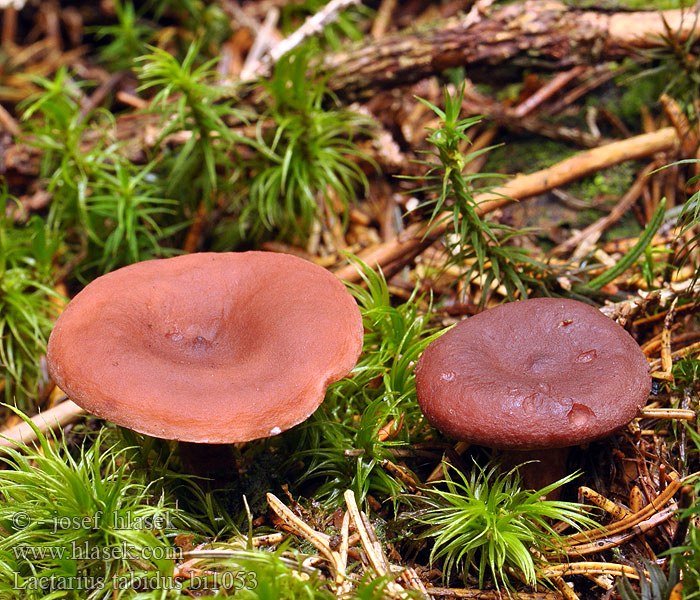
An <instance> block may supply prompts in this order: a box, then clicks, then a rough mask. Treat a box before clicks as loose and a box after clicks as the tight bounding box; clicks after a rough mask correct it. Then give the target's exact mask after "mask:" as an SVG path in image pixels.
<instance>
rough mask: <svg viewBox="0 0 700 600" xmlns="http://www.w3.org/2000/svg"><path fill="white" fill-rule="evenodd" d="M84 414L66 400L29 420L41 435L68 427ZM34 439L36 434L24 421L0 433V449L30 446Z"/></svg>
mask: <svg viewBox="0 0 700 600" xmlns="http://www.w3.org/2000/svg"><path fill="white" fill-rule="evenodd" d="M84 414H85V410H84V409H83V408H82V407H80V406H78V405H77V404H76V403H75V402H73V401H72V400H66V401H65V402H62V403H61V404H58V405H56V406H54V407H53V408H50V409H49V410H45V411H44V412H42V413H39V414H38V415H36V416H34V417H32V418H31V419H30V420H31V422H32V423H34V425H36V427H37V429H38V430H39V431H40V432H41V433H46V432H47V431H50V430H53V429H58V428H60V427H63V426H65V425H68V423H73V422H74V421H77V420H78V419H79V418H80V417H82V416H83V415H84ZM36 439H37V438H36V433H35V432H34V430H33V429H32V428H31V426H30V425H29V424H28V423H27V422H26V421H22V422H21V423H18V424H17V425H14V426H13V427H8V428H7V429H5V430H4V431H1V432H0V447H3V448H15V447H17V446H19V445H20V444H31V443H32V442H34V441H36Z"/></svg>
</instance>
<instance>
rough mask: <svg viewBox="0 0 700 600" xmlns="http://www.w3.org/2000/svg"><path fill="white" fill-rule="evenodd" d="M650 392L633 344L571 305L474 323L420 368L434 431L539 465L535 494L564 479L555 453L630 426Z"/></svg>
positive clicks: (458, 329)
mask: <svg viewBox="0 0 700 600" xmlns="http://www.w3.org/2000/svg"><path fill="white" fill-rule="evenodd" d="M650 388H651V377H650V375H649V366H648V363H647V360H646V357H645V356H644V354H643V352H642V351H641V349H640V348H639V346H638V345H637V343H636V342H635V341H634V339H632V337H631V336H630V335H629V334H628V333H627V332H626V331H625V330H624V329H623V328H622V327H620V326H619V325H618V324H617V323H615V322H614V321H612V320H610V319H608V318H607V317H605V316H604V315H603V314H601V313H600V311H598V310H596V309H595V308H593V307H592V306H589V305H587V304H584V303H583V302H577V301H574V300H565V299H554V298H537V299H531V300H522V301H519V302H512V303H509V304H504V305H501V306H498V307H496V308H492V309H489V310H486V311H484V312H482V313H479V314H477V315H475V316H473V317H470V318H469V319H467V320H465V321H462V322H460V323H458V324H457V325H456V326H455V327H454V328H453V329H451V330H450V331H448V332H447V333H445V334H444V335H443V336H441V337H440V338H438V339H437V340H435V341H434V342H432V343H431V344H430V345H429V346H428V347H427V348H426V349H425V351H424V352H423V355H422V356H421V358H420V360H419V361H418V364H417V366H416V391H417V394H418V403H419V404H420V407H421V409H422V411H423V413H424V414H425V417H426V419H427V420H428V422H430V423H431V424H432V425H434V426H435V427H436V428H437V429H439V430H440V431H442V432H443V433H445V434H447V435H449V436H451V437H453V438H455V439H457V440H460V441H464V442H469V443H472V444H479V445H481V446H486V447H489V448H496V449H502V450H504V451H505V453H504V457H503V461H504V463H507V464H509V465H513V464H517V462H522V461H525V460H532V459H537V460H541V461H542V463H541V464H540V465H537V466H535V467H534V468H531V469H529V472H528V471H525V472H522V471H521V474H522V475H523V479H524V483H525V484H526V485H527V486H528V487H533V488H536V489H539V488H540V487H543V486H544V485H548V484H549V483H552V482H553V481H555V480H556V479H558V478H560V477H561V476H563V474H564V469H565V463H566V452H567V450H563V451H558V452H555V451H552V449H555V448H562V449H565V448H568V447H569V446H573V445H578V444H583V443H585V442H589V441H592V440H596V439H599V438H603V437H606V436H608V435H609V434H611V433H612V432H614V431H615V430H617V429H619V428H621V427H623V426H624V425H626V424H628V423H629V422H630V421H631V420H632V419H633V418H634V417H635V415H636V414H637V411H638V410H639V409H640V408H641V407H642V406H643V405H644V404H645V403H646V400H647V397H648V395H649V391H650ZM520 451H524V452H520ZM519 452H520V453H519ZM533 474H534V475H535V476H536V477H533Z"/></svg>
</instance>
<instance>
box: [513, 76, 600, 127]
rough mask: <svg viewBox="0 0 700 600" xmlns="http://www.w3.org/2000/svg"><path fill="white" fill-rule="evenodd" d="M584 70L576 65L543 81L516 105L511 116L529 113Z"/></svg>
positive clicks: (521, 115) (520, 116) (517, 116)
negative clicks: (540, 85) (545, 81)
mask: <svg viewBox="0 0 700 600" xmlns="http://www.w3.org/2000/svg"><path fill="white" fill-rule="evenodd" d="M585 70H586V67H584V66H583V65H578V66H576V67H574V68H573V69H569V70H568V71H564V72H563V73H559V74H558V75H555V76H554V77H552V79H550V80H549V81H548V82H547V83H545V84H544V85H543V86H542V87H541V88H540V89H539V90H537V91H536V92H535V93H534V94H532V96H530V97H529V98H528V99H527V100H525V101H524V102H521V103H520V104H519V105H518V107H517V108H516V109H515V110H513V116H514V117H516V118H518V119H521V118H522V117H524V116H525V115H527V114H529V113H531V112H532V111H533V110H535V108H537V107H538V106H539V105H540V104H542V102H545V101H546V100H549V98H551V97H552V96H554V94H556V93H557V92H558V91H559V90H561V89H562V88H563V87H564V86H565V85H566V84H567V83H569V82H570V81H572V80H574V79H576V78H577V77H578V76H579V75H581V74H582V73H583V72H584V71H585Z"/></svg>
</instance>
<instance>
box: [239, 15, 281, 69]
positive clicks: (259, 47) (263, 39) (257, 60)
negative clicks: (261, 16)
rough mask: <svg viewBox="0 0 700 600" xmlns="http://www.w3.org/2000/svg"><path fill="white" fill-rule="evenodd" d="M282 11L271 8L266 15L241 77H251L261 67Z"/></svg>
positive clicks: (244, 64)
mask: <svg viewBox="0 0 700 600" xmlns="http://www.w3.org/2000/svg"><path fill="white" fill-rule="evenodd" d="M279 16H280V13H279V10H277V9H276V8H273V9H270V11H269V12H268V13H267V15H266V16H265V21H264V22H263V24H262V27H260V29H259V30H258V34H257V35H256V36H255V41H254V42H253V46H252V48H251V49H250V50H249V51H248V56H246V59H245V62H244V63H243V68H242V69H241V75H240V77H241V79H242V80H244V81H245V80H247V79H251V78H252V77H253V76H254V75H255V74H256V73H258V72H259V71H260V69H261V65H262V56H263V55H264V54H265V51H266V50H267V49H268V48H269V47H270V44H271V41H272V34H273V31H274V29H275V26H276V25H277V19H279Z"/></svg>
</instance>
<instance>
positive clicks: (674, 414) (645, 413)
mask: <svg viewBox="0 0 700 600" xmlns="http://www.w3.org/2000/svg"><path fill="white" fill-rule="evenodd" d="M637 418H638V419H676V420H678V421H692V420H694V419H695V411H694V410H690V409H685V408H642V409H640V410H639V412H638V413H637Z"/></svg>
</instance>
